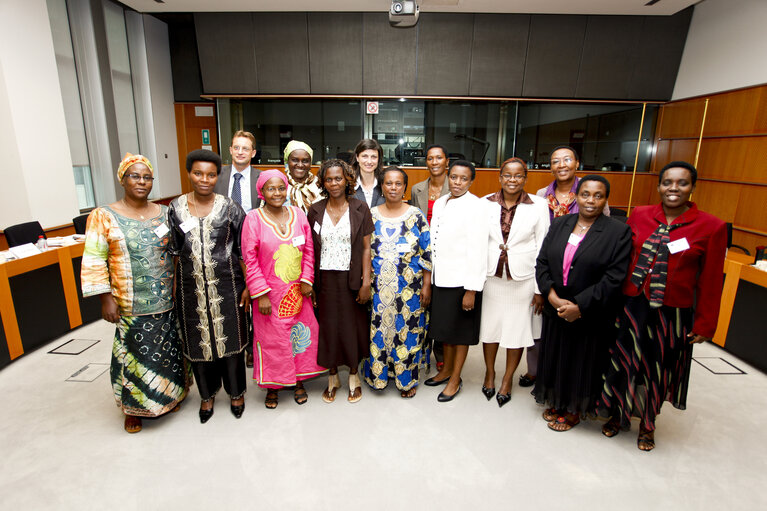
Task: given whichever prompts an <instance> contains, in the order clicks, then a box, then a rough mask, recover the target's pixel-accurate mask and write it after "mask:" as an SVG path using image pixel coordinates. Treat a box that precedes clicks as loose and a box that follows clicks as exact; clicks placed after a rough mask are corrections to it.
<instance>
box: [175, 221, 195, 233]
mask: <svg viewBox="0 0 767 511" xmlns="http://www.w3.org/2000/svg"><path fill="white" fill-rule="evenodd" d="M179 227H181V230H182V231H184V233H187V232H189V231H191V230H192V229H196V228H197V227H199V224H198V223H197V219H196V218H190V219H189V220H187V221H186V222H184V223H182V224H181V225H179Z"/></svg>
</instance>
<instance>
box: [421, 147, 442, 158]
mask: <svg viewBox="0 0 767 511" xmlns="http://www.w3.org/2000/svg"><path fill="white" fill-rule="evenodd" d="M432 149H440V150H441V151H442V154H444V155H445V158H447V149H445V146H443V145H440V144H432V145H430V146H428V147H427V148H426V152H425V153H423V155H424V156H429V151H431V150H432Z"/></svg>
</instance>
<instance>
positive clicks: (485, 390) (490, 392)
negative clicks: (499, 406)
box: [482, 385, 500, 401]
mask: <svg viewBox="0 0 767 511" xmlns="http://www.w3.org/2000/svg"><path fill="white" fill-rule="evenodd" d="M482 393H483V394H484V395H485V397H486V398H487V400H488V401H490V400H491V399H492V398H493V396H494V395H495V387H493V388H490V389H488V388H487V387H485V386H484V385H483V386H482ZM498 395H499V396H500V394H498Z"/></svg>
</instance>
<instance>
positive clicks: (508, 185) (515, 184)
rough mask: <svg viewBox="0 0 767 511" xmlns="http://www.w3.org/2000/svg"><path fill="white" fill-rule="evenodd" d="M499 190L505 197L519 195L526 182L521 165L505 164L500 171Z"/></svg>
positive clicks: (515, 163)
mask: <svg viewBox="0 0 767 511" xmlns="http://www.w3.org/2000/svg"><path fill="white" fill-rule="evenodd" d="M499 180H500V182H501V188H502V189H503V191H504V193H506V194H507V195H516V194H518V193H521V192H522V190H523V189H524V188H525V183H526V182H527V175H526V174H525V168H524V167H523V166H522V164H520V163H517V162H512V163H507V164H506V165H505V166H504V167H503V168H502V169H501V175H500V177H499Z"/></svg>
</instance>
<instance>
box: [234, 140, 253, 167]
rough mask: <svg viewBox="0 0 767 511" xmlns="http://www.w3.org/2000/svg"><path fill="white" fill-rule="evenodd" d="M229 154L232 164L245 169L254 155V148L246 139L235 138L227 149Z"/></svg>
mask: <svg viewBox="0 0 767 511" xmlns="http://www.w3.org/2000/svg"><path fill="white" fill-rule="evenodd" d="M229 154H231V155H232V164H234V165H235V166H238V167H245V166H248V165H250V160H252V159H253V157H254V156H255V155H256V148H255V147H253V144H252V143H251V141H250V139H248V138H247V137H235V138H233V139H232V145H231V146H230V147H229Z"/></svg>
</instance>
